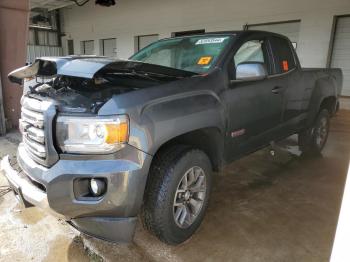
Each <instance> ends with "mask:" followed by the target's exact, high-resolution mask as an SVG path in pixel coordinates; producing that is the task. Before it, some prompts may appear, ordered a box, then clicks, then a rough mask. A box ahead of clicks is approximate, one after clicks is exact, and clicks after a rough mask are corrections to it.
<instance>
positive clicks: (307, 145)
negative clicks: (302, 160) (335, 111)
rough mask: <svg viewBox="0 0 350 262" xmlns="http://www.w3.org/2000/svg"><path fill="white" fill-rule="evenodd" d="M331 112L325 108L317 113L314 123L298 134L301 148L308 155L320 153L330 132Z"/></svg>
mask: <svg viewBox="0 0 350 262" xmlns="http://www.w3.org/2000/svg"><path fill="white" fill-rule="evenodd" d="M329 126H330V117H329V112H328V110H326V109H323V110H321V111H320V112H319V114H318V115H317V118H316V121H315V123H314V125H313V126H312V127H311V128H310V129H308V130H305V131H303V132H301V133H300V134H299V136H298V141H299V148H300V150H301V151H302V152H303V153H304V154H307V155H320V154H321V151H322V149H323V148H324V146H325V144H326V142H327V139H328V134H329Z"/></svg>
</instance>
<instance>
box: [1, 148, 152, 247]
mask: <svg viewBox="0 0 350 262" xmlns="http://www.w3.org/2000/svg"><path fill="white" fill-rule="evenodd" d="M116 154H117V155H113V156H109V157H107V158H109V159H98V158H94V157H90V159H82V158H81V156H69V155H66V156H64V157H62V158H61V159H60V160H59V161H58V162H57V163H56V164H55V165H53V166H52V167H50V168H45V167H43V166H41V165H39V164H37V163H36V162H34V161H33V160H32V159H31V158H30V157H29V155H28V154H27V152H26V150H25V149H24V147H23V145H21V144H20V146H19V148H18V151H17V162H18V166H17V164H16V163H15V162H16V161H15V160H11V159H9V157H5V158H4V159H3V160H2V161H1V170H2V172H3V173H4V175H5V176H6V177H7V179H8V182H9V184H10V186H11V188H12V189H13V191H14V193H15V195H16V197H17V199H18V200H19V201H20V202H21V203H22V204H23V205H24V207H30V206H33V205H34V206H38V207H40V208H42V209H45V210H49V211H51V212H53V213H54V214H55V215H58V216H60V217H64V218H65V219H66V220H67V221H68V222H69V223H70V224H71V225H72V226H74V227H75V228H77V229H78V230H80V231H81V232H83V233H85V234H88V235H92V236H95V237H98V238H101V239H104V240H108V241H113V242H129V241H131V239H132V237H133V234H134V230H135V225H136V216H137V214H138V212H139V210H140V207H141V204H142V199H143V193H144V189H145V185H146V179H147V174H148V169H149V166H150V162H151V156H150V155H148V154H146V153H144V152H142V151H140V150H138V149H136V148H133V147H131V146H126V147H125V148H123V149H122V150H121V151H120V152H117V153H116ZM11 162H12V163H11ZM92 177H95V178H96V177H103V178H105V179H106V181H107V191H106V193H105V194H104V196H103V197H101V198H97V199H89V198H88V199H80V198H77V196H76V193H75V190H74V187H75V186H74V181H76V180H77V179H81V178H92Z"/></svg>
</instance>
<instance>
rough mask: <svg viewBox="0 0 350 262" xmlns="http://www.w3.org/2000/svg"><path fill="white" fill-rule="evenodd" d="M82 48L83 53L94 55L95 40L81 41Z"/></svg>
mask: <svg viewBox="0 0 350 262" xmlns="http://www.w3.org/2000/svg"><path fill="white" fill-rule="evenodd" d="M80 49H81V50H80V51H81V54H82V55H93V54H94V53H95V45H94V40H86V41H81V42H80Z"/></svg>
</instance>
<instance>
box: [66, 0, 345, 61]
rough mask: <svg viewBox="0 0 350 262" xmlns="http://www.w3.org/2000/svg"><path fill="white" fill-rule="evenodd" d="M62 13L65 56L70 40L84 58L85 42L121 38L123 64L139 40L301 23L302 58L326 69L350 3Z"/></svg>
mask: <svg viewBox="0 0 350 262" xmlns="http://www.w3.org/2000/svg"><path fill="white" fill-rule="evenodd" d="M94 2H95V1H90V2H89V3H88V4H86V5H85V6H83V7H77V6H70V7H66V8H64V9H62V12H61V14H62V19H61V20H62V23H63V25H62V29H63V32H64V33H66V36H65V37H64V38H63V44H64V50H66V46H65V45H66V39H73V40H74V51H75V53H77V54H79V53H80V41H83V40H95V53H96V54H99V50H100V47H99V43H100V41H99V39H103V38H112V37H113V38H114V37H115V38H117V47H118V49H117V53H118V57H119V58H128V57H129V56H130V55H132V54H133V53H134V37H135V36H137V35H147V34H159V38H164V37H169V36H171V33H172V32H177V31H187V30H196V29H205V30H206V32H210V31H219V30H241V29H242V28H243V25H244V24H246V23H248V24H258V23H269V22H280V21H287V20H296V19H300V20H301V25H300V34H299V42H298V53H299V56H300V60H301V63H302V65H303V66H305V67H324V66H325V65H326V62H327V56H328V50H329V44H330V38H331V31H332V25H333V18H334V16H335V15H345V14H350V1H349V0H241V1H238V0H215V1H213V0H176V1H174V0H147V1H141V0H119V1H117V4H116V6H113V7H108V8H107V7H101V6H95V4H94Z"/></svg>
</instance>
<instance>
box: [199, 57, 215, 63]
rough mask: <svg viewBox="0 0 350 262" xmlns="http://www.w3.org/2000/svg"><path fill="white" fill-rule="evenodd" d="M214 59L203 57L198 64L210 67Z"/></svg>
mask: <svg viewBox="0 0 350 262" xmlns="http://www.w3.org/2000/svg"><path fill="white" fill-rule="evenodd" d="M212 58H213V57H211V56H202V57H201V58H199V60H198V62H197V64H198V65H209V64H210V62H211V60H212Z"/></svg>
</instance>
